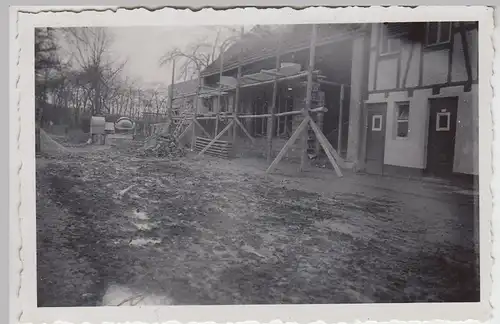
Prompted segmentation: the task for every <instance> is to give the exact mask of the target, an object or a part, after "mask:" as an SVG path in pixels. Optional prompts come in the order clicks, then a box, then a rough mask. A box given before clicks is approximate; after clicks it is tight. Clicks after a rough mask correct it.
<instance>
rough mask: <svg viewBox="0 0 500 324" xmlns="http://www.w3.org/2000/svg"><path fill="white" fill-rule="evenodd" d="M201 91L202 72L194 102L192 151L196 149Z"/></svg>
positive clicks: (199, 75) (199, 74) (199, 76)
mask: <svg viewBox="0 0 500 324" xmlns="http://www.w3.org/2000/svg"><path fill="white" fill-rule="evenodd" d="M200 91H201V73H198V88H197V89H196V96H195V97H194V103H193V117H192V118H193V128H192V131H191V151H194V147H195V145H196V123H195V121H196V117H197V115H198V101H199V100H200Z"/></svg>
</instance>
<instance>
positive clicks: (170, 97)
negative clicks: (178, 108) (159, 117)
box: [167, 60, 175, 134]
mask: <svg viewBox="0 0 500 324" xmlns="http://www.w3.org/2000/svg"><path fill="white" fill-rule="evenodd" d="M174 83H175V60H173V61H172V83H171V84H170V91H169V94H168V101H169V103H168V108H167V118H168V124H167V133H168V134H170V133H171V130H172V126H173V123H174V120H173V119H172V110H173V109H174Z"/></svg>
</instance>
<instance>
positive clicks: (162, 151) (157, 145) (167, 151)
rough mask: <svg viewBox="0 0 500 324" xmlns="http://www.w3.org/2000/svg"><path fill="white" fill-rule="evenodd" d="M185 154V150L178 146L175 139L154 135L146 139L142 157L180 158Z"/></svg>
mask: <svg viewBox="0 0 500 324" xmlns="http://www.w3.org/2000/svg"><path fill="white" fill-rule="evenodd" d="M185 154H186V150H185V149H184V148H183V147H182V146H181V144H179V142H178V141H177V139H176V138H175V137H174V136H173V135H170V134H166V133H163V134H155V135H153V136H151V137H149V138H148V139H146V141H145V144H144V146H143V149H142V150H141V155H142V156H151V157H159V158H164V157H167V158H172V157H182V156H184V155H185Z"/></svg>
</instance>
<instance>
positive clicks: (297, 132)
mask: <svg viewBox="0 0 500 324" xmlns="http://www.w3.org/2000/svg"><path fill="white" fill-rule="evenodd" d="M310 120H311V117H309V116H307V117H305V118H304V120H302V122H301V123H300V125H299V127H297V129H296V130H295V132H293V134H292V136H291V137H290V139H289V140H288V141H287V142H286V143H285V145H284V146H283V148H282V149H281V151H280V152H279V153H278V155H277V156H276V158H275V159H274V161H273V162H272V163H271V165H270V166H269V168H268V169H267V171H266V173H271V172H273V171H274V169H276V166H277V165H278V163H279V162H280V161H281V159H282V158H283V156H285V154H286V152H287V151H288V149H289V148H290V146H292V145H293V144H294V143H295V141H296V140H297V138H298V137H299V135H301V134H302V133H303V131H304V129H305V128H306V127H307V124H308V123H309V121H310Z"/></svg>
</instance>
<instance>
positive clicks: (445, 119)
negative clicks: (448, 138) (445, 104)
mask: <svg viewBox="0 0 500 324" xmlns="http://www.w3.org/2000/svg"><path fill="white" fill-rule="evenodd" d="M449 130H450V113H449V112H439V113H437V114H436V131H437V132H443V131H449Z"/></svg>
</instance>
